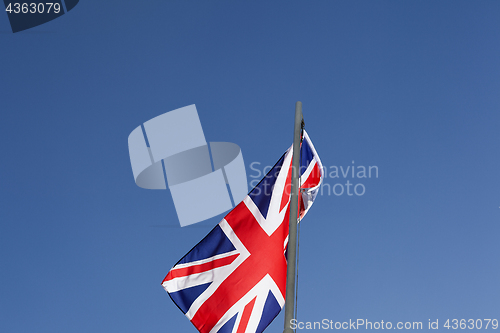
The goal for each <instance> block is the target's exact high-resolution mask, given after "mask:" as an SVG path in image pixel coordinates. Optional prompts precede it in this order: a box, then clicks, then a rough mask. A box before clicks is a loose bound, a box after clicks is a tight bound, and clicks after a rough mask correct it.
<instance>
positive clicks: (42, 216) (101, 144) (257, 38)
mask: <svg viewBox="0 0 500 333" xmlns="http://www.w3.org/2000/svg"><path fill="white" fill-rule="evenodd" d="M499 18H500V3H499V2H498V1H480V2H479V1H477V2H472V1H343V2H341V1H272V2H271V1H246V2H243V1H212V0H211V1H206V0H204V1H136V2H127V1H125V2H124V1H92V2H91V1H84V0H82V1H80V3H79V4H78V5H77V6H76V7H75V8H74V9H73V10H72V11H71V12H69V13H68V14H66V15H63V16H62V17H60V18H58V19H56V20H54V21H51V22H49V23H47V24H44V25H41V26H39V27H36V28H33V29H30V30H27V31H24V32H20V33H16V34H12V32H11V30H10V26H9V23H8V19H7V15H6V14H0V45H1V46H0V59H1V63H2V65H1V66H0V85H1V86H0V112H1V121H0V149H1V150H0V151H1V156H2V159H1V161H2V163H1V164H0V180H1V181H0V184H1V192H0V202H1V204H0V207H1V208H0V332H9V333H10V332H193V333H194V332H196V330H195V328H194V327H193V326H192V325H191V323H190V322H189V321H188V320H187V319H186V318H185V317H184V316H183V315H182V313H181V312H180V311H179V310H178V309H177V307H176V306H175V305H174V304H173V303H172V301H171V300H170V299H169V297H168V295H167V294H166V293H165V291H164V290H163V289H162V287H161V285H160V283H161V281H162V279H163V277H164V276H165V275H166V273H167V272H168V270H169V269H170V267H171V266H172V265H173V264H175V263H176V262H177V260H178V259H180V258H181V257H182V256H183V255H184V254H185V253H186V252H187V251H188V250H189V249H190V248H191V247H192V246H194V245H195V244H196V243H197V242H198V241H199V240H200V239H201V238H202V237H203V236H204V235H205V234H206V233H208V231H209V230H210V229H211V227H212V226H213V225H215V224H216V223H218V222H219V220H220V219H221V218H222V217H223V215H221V216H218V217H216V218H213V219H211V220H208V221H205V222H202V223H199V224H196V225H194V226H191V227H185V228H181V227H180V226H179V223H178V220H177V216H176V213H175V209H174V206H173V203H172V199H171V196H170V193H169V192H168V191H151V190H143V189H141V188H139V187H137V186H136V185H135V183H134V179H133V175H132V170H131V166H130V161H129V157H128V148H127V137H128V135H129V133H130V132H131V131H132V130H133V129H134V128H135V127H137V126H138V125H139V124H141V123H143V122H144V121H146V120H149V119H151V118H153V117H155V116H157V115H159V114H162V113H164V112H167V111H169V110H173V109H176V108H179V107H183V106H186V105H190V104H196V106H197V108H198V112H199V115H200V119H201V122H202V125H203V129H204V131H205V136H206V138H207V140H208V141H229V142H234V143H237V144H238V145H239V146H240V147H241V149H242V152H243V158H244V160H245V164H246V166H247V173H248V175H249V176H251V175H255V174H256V172H255V171H253V170H252V169H250V164H251V163H252V162H260V163H261V166H265V165H273V164H274V163H275V162H276V160H277V159H278V158H279V157H280V156H281V154H282V153H283V151H284V150H285V149H286V148H288V146H289V145H290V144H291V141H292V127H293V113H294V107H295V102H296V101H298V100H300V101H302V102H303V111H304V117H305V121H306V128H307V130H308V132H309V134H310V136H311V139H312V140H313V142H314V143H315V146H316V149H317V151H318V153H319V155H320V157H321V159H322V162H323V164H324V165H325V166H327V167H333V166H337V167H340V166H342V167H343V168H344V169H345V168H346V167H347V166H352V165H353V163H352V161H354V165H356V166H377V167H378V178H376V177H374V176H373V174H372V178H370V179H360V178H356V177H355V178H352V177H351V176H352V175H349V176H347V178H343V176H342V175H341V174H340V178H327V179H326V184H329V185H330V186H334V185H335V184H337V183H341V184H345V183H346V181H348V180H349V181H350V183H353V184H358V183H362V184H363V185H364V186H365V189H366V191H365V194H364V195H362V196H356V195H353V196H348V195H347V194H346V193H344V194H343V195H340V196H336V195H334V194H332V193H331V192H330V195H328V193H323V195H320V196H319V197H318V198H317V200H316V202H315V204H314V206H313V207H312V209H311V210H310V212H309V213H308V215H307V216H306V218H305V220H304V221H303V223H302V228H301V240H300V273H299V274H300V276H299V283H300V286H299V290H300V291H299V296H298V297H299V309H298V311H299V320H303V321H320V320H322V319H324V318H327V319H329V320H333V321H346V320H347V321H348V320H349V319H352V320H356V319H358V318H363V319H368V320H370V321H374V322H375V321H380V320H384V321H392V322H394V323H395V322H397V321H402V322H406V321H412V322H413V321H421V322H423V323H424V328H426V327H427V323H428V319H431V320H433V321H435V320H436V319H439V321H440V325H442V323H443V322H444V321H445V320H446V319H448V318H450V319H453V318H458V319H462V318H464V319H470V318H473V319H478V318H497V319H500V312H499V310H500V287H499V281H500V265H499V262H500V260H499V259H500V242H499V240H500V225H499V223H500V174H499V171H500V157H499V152H500V136H499V132H500V131H499V128H500V21H499ZM251 179H252V178H250V177H249V181H250V180H251ZM358 189H360V188H358ZM338 192H339V187H337V193H338ZM282 325H283V314H282V313H281V314H280V316H279V317H278V318H277V319H276V320H275V321H274V322H273V324H271V326H270V327H269V328H268V330H267V331H269V332H281V329H282ZM267 331H266V332H267ZM440 331H441V330H440Z"/></svg>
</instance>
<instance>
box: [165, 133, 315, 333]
mask: <svg viewBox="0 0 500 333" xmlns="http://www.w3.org/2000/svg"><path fill="white" fill-rule="evenodd" d="M302 138H303V140H302V144H301V150H300V171H299V172H300V180H299V183H300V194H301V195H300V199H299V200H300V202H299V212H298V213H299V214H300V217H301V218H302V217H303V216H304V215H305V213H306V212H307V211H308V210H309V208H310V207H311V204H312V202H313V201H314V198H315V197H316V194H317V192H318V189H319V186H320V183H321V180H322V178H323V168H322V165H321V161H320V159H319V156H318V154H317V153H316V150H315V149H314V146H313V144H312V142H311V140H310V139H309V136H308V135H307V133H306V132H305V131H303V137H302ZM292 151H293V150H292V147H290V148H289V149H288V150H287V151H286V152H285V153H284V154H283V156H281V158H280V159H279V161H278V162H277V163H276V164H275V165H274V167H273V168H272V169H271V171H269V173H268V174H267V175H266V176H265V177H264V178H263V179H262V180H261V182H260V183H259V184H258V185H257V186H256V187H254V188H253V189H252V191H251V192H250V193H249V194H248V196H246V197H245V199H243V201H242V202H240V203H239V204H238V205H237V206H236V207H235V208H234V209H233V210H232V211H231V212H229V214H227V215H226V217H225V218H224V219H223V220H222V221H221V222H220V223H219V224H218V225H217V226H215V228H214V229H212V231H211V232H210V233H209V234H208V235H207V236H206V237H205V238H204V239H203V240H202V241H201V242H200V243H198V244H197V245H196V246H195V247H194V248H193V249H191V251H189V253H188V254H186V255H185V256H184V257H183V258H182V259H181V260H180V261H179V262H178V263H177V264H176V265H175V266H174V267H173V268H172V269H171V270H170V272H168V274H167V276H166V277H165V279H164V280H163V282H162V285H163V287H164V288H165V290H166V291H167V292H168V294H169V295H170V297H171V298H172V300H173V301H174V302H175V304H177V306H178V307H179V308H180V309H181V311H182V312H183V313H184V314H185V315H186V317H188V319H189V320H190V321H191V322H192V323H193V325H194V326H195V327H196V328H197V329H198V331H200V332H201V333H215V332H218V333H243V332H246V333H254V332H257V333H260V332H262V331H264V329H265V328H266V327H267V326H268V325H269V324H270V323H271V321H272V320H273V319H274V318H275V317H276V316H277V315H278V313H279V312H280V310H281V308H282V307H283V305H284V304H285V289H286V266H287V262H286V248H287V244H288V220H289V203H290V187H291V173H292V172H291V163H292Z"/></svg>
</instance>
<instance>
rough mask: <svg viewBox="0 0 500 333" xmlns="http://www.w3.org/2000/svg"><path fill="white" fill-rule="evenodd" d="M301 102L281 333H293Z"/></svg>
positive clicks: (295, 134)
mask: <svg viewBox="0 0 500 333" xmlns="http://www.w3.org/2000/svg"><path fill="white" fill-rule="evenodd" d="M302 122H303V117H302V102H297V103H295V126H294V130H293V165H292V187H291V197H290V221H289V233H288V249H287V262H288V264H287V271H286V296H285V329H284V330H283V333H293V330H292V329H291V328H290V322H291V320H292V319H293V312H294V311H293V310H294V298H295V295H294V294H295V269H296V268H295V265H296V258H297V221H298V216H297V214H298V202H299V165H300V134H301V130H302Z"/></svg>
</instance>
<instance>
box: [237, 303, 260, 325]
mask: <svg viewBox="0 0 500 333" xmlns="http://www.w3.org/2000/svg"><path fill="white" fill-rule="evenodd" d="M256 299H257V296H255V298H254V299H253V300H251V301H250V303H248V304H247V305H245V308H244V309H243V314H242V315H241V320H240V325H239V326H238V330H237V331H236V333H245V330H246V329H247V325H248V321H249V320H250V315H251V314H252V310H253V306H254V304H255V300H256Z"/></svg>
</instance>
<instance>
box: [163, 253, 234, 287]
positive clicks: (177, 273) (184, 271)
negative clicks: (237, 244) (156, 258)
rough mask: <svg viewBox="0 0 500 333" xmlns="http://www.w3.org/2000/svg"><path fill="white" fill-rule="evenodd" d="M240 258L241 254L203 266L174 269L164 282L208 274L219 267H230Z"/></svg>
mask: <svg viewBox="0 0 500 333" xmlns="http://www.w3.org/2000/svg"><path fill="white" fill-rule="evenodd" d="M238 256H239V254H233V255H232V256H229V257H225V258H221V259H216V260H213V261H210V262H207V263H204V264H201V265H194V266H190V267H184V268H177V269H176V268H173V269H172V270H171V271H170V272H168V274H167V276H166V277H165V279H163V282H165V281H170V280H172V279H175V278H178V277H182V276H188V275H191V274H197V273H202V272H206V271H209V270H211V269H214V268H217V267H221V266H226V265H229V264H231V263H232V262H233V261H234V259H236V258H237V257H238Z"/></svg>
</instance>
